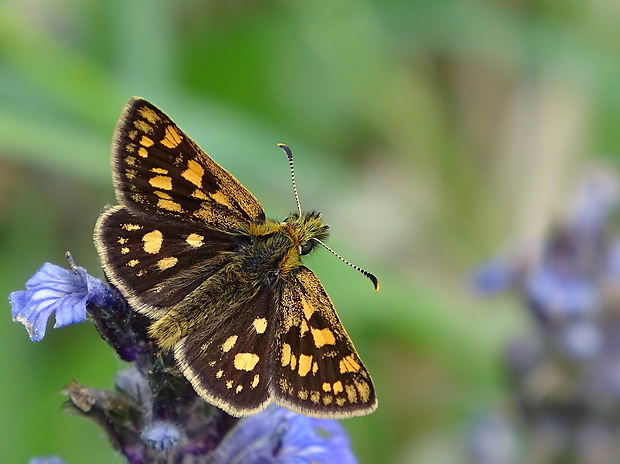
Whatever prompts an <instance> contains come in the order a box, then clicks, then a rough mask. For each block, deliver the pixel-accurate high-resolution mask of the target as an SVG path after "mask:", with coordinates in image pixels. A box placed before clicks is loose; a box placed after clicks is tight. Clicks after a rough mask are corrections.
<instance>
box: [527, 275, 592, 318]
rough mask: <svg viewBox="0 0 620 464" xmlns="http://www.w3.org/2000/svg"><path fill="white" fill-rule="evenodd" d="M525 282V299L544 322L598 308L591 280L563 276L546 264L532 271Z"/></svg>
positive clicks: (587, 315)
mask: <svg viewBox="0 0 620 464" xmlns="http://www.w3.org/2000/svg"><path fill="white" fill-rule="evenodd" d="M525 285H526V288H525V292H526V295H527V298H528V301H529V303H530V305H531V307H532V309H533V310H534V312H535V314H536V315H537V316H538V317H540V318H541V320H542V321H543V322H544V323H552V324H553V323H557V322H561V321H567V320H571V319H577V318H583V317H589V316H591V315H592V314H594V312H595V311H596V309H597V307H598V306H597V305H598V303H599V302H598V293H597V289H596V287H595V286H594V284H593V283H592V282H590V281H589V280H588V279H585V278H582V277H579V276H570V275H562V274H561V273H559V272H556V271H555V270H553V269H550V268H549V267H548V266H544V265H543V266H541V267H539V268H538V269H536V270H534V271H533V272H532V273H531V274H530V275H529V276H528V279H527V281H526V284H525Z"/></svg>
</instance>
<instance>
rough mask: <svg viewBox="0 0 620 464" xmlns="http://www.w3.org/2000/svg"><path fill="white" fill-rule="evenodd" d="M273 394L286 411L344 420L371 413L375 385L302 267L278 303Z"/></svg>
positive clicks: (317, 284) (327, 300)
mask: <svg viewBox="0 0 620 464" xmlns="http://www.w3.org/2000/svg"><path fill="white" fill-rule="evenodd" d="M278 316H279V317H280V318H281V320H280V323H279V324H278V334H277V340H276V351H277V352H278V354H277V355H276V359H275V362H274V371H275V376H274V396H275V399H276V402H278V403H279V404H281V405H283V406H286V407H287V408H289V409H292V410H294V411H298V412H301V413H304V414H309V415H312V416H317V417H331V418H342V417H350V416H354V415H360V414H364V413H370V412H372V411H373V410H374V409H375V408H376V406H377V400H376V397H375V392H374V387H373V385H372V382H371V380H370V375H369V374H368V371H367V370H366V368H365V367H364V365H363V364H362V361H361V360H360V358H359V356H358V354H357V351H356V350H355V348H354V346H353V343H352V342H351V339H350V338H349V336H348V335H347V333H346V331H345V329H344V327H343V325H342V323H341V322H340V320H339V318H338V315H337V314H336V311H335V309H334V306H333V304H332V302H331V300H330V298H329V296H328V295H327V292H326V291H325V289H324V288H323V286H322V285H321V283H320V281H319V279H318V278H317V277H316V275H315V274H314V273H313V272H312V271H310V270H309V269H308V268H306V267H304V266H301V267H300V268H299V272H298V273H297V274H296V276H295V277H294V278H293V279H292V281H291V282H290V283H288V285H286V287H285V288H284V289H283V292H282V295H281V298H280V300H279V303H278Z"/></svg>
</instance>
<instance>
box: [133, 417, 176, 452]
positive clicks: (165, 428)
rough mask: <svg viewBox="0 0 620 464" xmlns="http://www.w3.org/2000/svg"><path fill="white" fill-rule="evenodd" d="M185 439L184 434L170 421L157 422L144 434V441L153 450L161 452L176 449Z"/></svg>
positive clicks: (145, 430)
mask: <svg viewBox="0 0 620 464" xmlns="http://www.w3.org/2000/svg"><path fill="white" fill-rule="evenodd" d="M182 439H183V432H182V431H181V429H180V428H179V427H177V426H176V425H175V424H173V423H171V422H169V421H156V422H153V423H152V424H149V425H148V426H147V427H146V428H145V429H144V431H143V432H142V440H143V441H144V443H146V444H147V445H148V446H150V447H151V448H152V449H154V450H156V451H160V452H164V451H168V450H171V449H173V448H174V447H176V446H177V445H178V444H179V443H180V442H181V440H182Z"/></svg>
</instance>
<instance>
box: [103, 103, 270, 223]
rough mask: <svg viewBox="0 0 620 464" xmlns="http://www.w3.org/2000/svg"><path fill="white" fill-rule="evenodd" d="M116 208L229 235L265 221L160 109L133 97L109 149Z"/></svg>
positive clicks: (228, 177)
mask: <svg viewBox="0 0 620 464" xmlns="http://www.w3.org/2000/svg"><path fill="white" fill-rule="evenodd" d="M112 166H113V170H114V184H115V187H116V194H117V198H118V201H119V203H121V204H123V205H125V206H126V207H127V208H129V209H131V210H132V211H135V212H137V213H139V214H145V213H148V214H153V215H164V216H173V217H176V218H177V219H178V220H181V221H199V222H203V223H205V224H209V226H210V227H211V228H218V229H223V230H232V229H236V228H238V226H239V225H246V224H247V223H249V222H250V221H258V222H260V221H261V220H262V219H264V217H265V214H264V212H263V209H262V207H261V205H260V203H259V202H258V200H256V198H255V197H254V195H252V193H251V192H250V191H249V190H247V189H246V188H245V187H243V185H241V183H240V182H239V181H237V180H236V179H235V178H234V177H233V176H232V175H231V174H230V173H229V172H227V171H226V170H225V169H224V168H222V167H221V166H220V165H218V164H217V163H216V162H215V161H213V160H212V159H211V158H210V157H209V155H207V154H206V153H205V152H204V151H203V150H202V149H201V148H200V147H199V146H198V145H197V144H196V143H195V142H194V141H193V140H192V139H190V138H189V137H188V136H187V135H186V134H185V133H184V132H183V131H182V130H181V129H179V128H178V127H177V125H176V124H175V123H174V122H172V120H171V119H170V118H169V117H168V116H167V115H166V114H165V113H164V112H163V111H161V110H160V109H159V108H157V107H156V106H154V105H153V104H151V103H149V102H147V101H146V100H143V99H140V98H132V99H131V100H129V102H128V103H127V105H125V109H124V110H123V113H122V115H121V117H120V120H119V123H118V125H117V128H116V133H115V136H114V143H113V147H112Z"/></svg>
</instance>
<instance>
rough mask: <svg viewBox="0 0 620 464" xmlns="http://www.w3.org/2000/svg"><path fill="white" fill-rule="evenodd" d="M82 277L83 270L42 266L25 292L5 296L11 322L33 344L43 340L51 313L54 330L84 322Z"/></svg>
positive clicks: (85, 290) (85, 286) (85, 291)
mask: <svg viewBox="0 0 620 464" xmlns="http://www.w3.org/2000/svg"><path fill="white" fill-rule="evenodd" d="M86 275H87V274H86V271H85V270H84V269H82V268H79V267H78V268H75V270H72V269H65V268H62V267H60V266H56V265H55V264H50V263H45V264H43V266H41V268H40V269H39V270H38V271H37V272H36V274H35V275H34V276H32V277H31V278H30V279H29V280H28V282H26V290H19V291H17V292H12V293H11V294H10V295H9V301H10V302H11V306H12V308H13V310H12V315H13V320H14V321H16V322H21V323H22V324H23V325H24V327H26V330H27V331H28V335H29V336H30V339H31V340H32V341H35V342H38V341H41V340H42V339H43V337H45V329H46V325H47V320H48V319H49V318H50V316H51V315H52V313H54V312H55V313H56V323H55V324H54V328H58V327H64V326H66V325H70V324H75V323H78V322H84V321H85V320H86V303H87V301H88V284H87V282H88V280H87V279H85V278H84V277H85V276H86ZM88 277H90V276H88ZM90 279H92V280H96V279H94V278H92V277H90ZM102 285H103V283H102Z"/></svg>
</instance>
